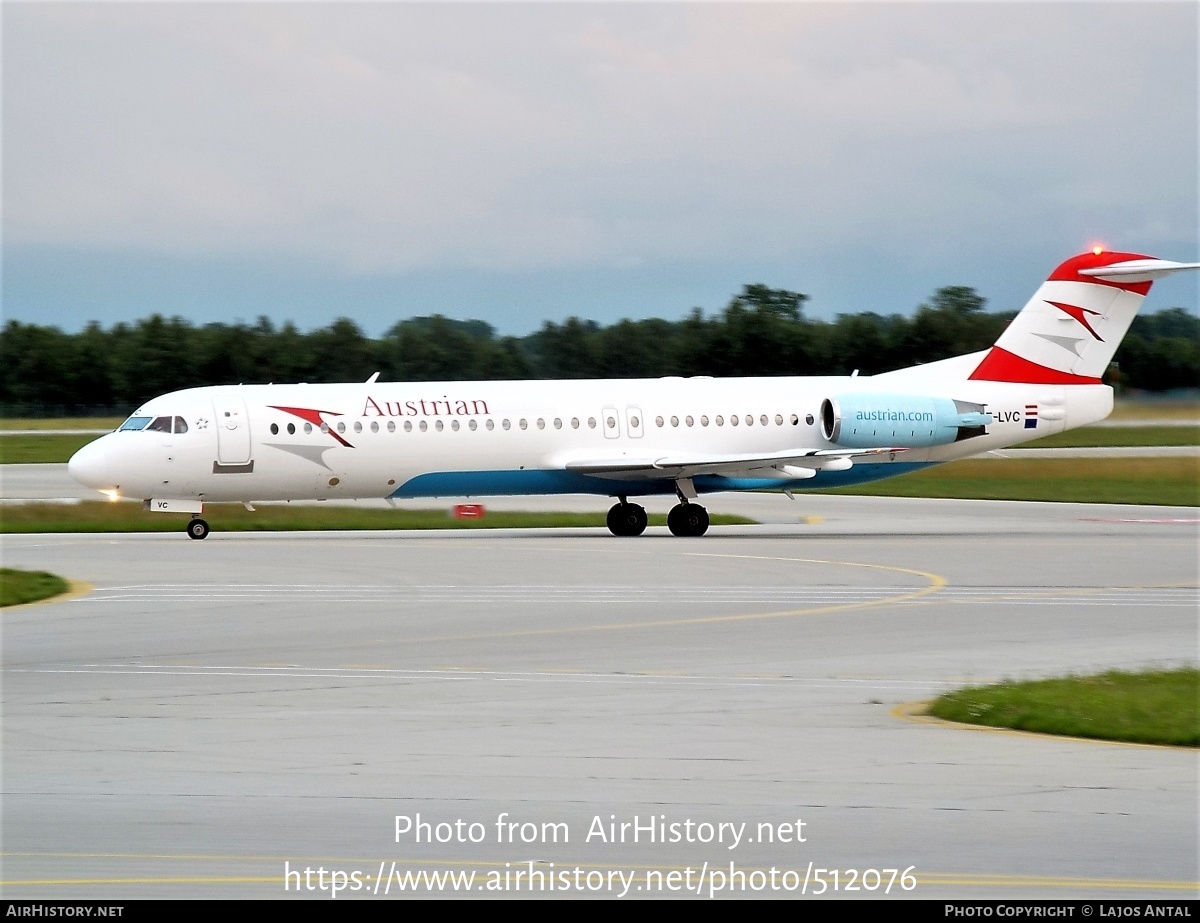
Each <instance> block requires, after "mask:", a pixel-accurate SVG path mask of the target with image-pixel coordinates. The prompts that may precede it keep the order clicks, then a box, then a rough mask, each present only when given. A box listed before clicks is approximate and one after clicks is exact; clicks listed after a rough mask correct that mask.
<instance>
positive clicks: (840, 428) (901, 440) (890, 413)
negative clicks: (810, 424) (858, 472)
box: [821, 394, 992, 449]
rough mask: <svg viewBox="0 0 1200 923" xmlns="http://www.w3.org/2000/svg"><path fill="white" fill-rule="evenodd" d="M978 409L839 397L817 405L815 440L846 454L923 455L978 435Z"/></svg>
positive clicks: (981, 416)
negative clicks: (890, 450)
mask: <svg viewBox="0 0 1200 923" xmlns="http://www.w3.org/2000/svg"><path fill="white" fill-rule="evenodd" d="M991 422H992V415H991V414H990V413H984V412H983V405H982V404H975V403H972V402H970V401H956V400H952V399H951V398H948V397H924V396H921V395H912V394H841V395H837V396H836V397H827V398H825V400H823V401H822V402H821V435H823V436H824V437H825V438H826V439H828V440H829V441H830V442H832V443H835V444H837V445H840V446H845V447H846V448H848V449H872V448H878V447H881V446H895V447H897V448H905V449H926V448H929V447H930V446H935V445H946V444H947V443H951V442H961V441H962V440H964V439H971V438H973V437H975V436H982V435H984V434H985V433H986V432H987V430H986V429H985V427H986V426H987V425H988V424H989V423H991Z"/></svg>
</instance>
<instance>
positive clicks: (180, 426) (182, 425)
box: [175, 417, 187, 433]
mask: <svg viewBox="0 0 1200 923" xmlns="http://www.w3.org/2000/svg"><path fill="white" fill-rule="evenodd" d="M175 432H177V433H186V432H187V421H186V420H184V419H183V417H176V418H175Z"/></svg>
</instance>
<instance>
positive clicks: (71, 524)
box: [0, 500, 755, 534]
mask: <svg viewBox="0 0 1200 923" xmlns="http://www.w3.org/2000/svg"><path fill="white" fill-rule="evenodd" d="M204 518H205V519H206V520H207V521H208V523H209V524H210V525H211V526H212V527H213V531H214V532H290V531H337V530H354V529H399V530H411V529H566V528H595V527H599V526H604V524H605V514H604V513H542V512H534V513H523V512H489V513H487V514H486V515H485V516H483V517H482V518H480V519H454V518H453V517H451V516H450V515H449V513H448V512H447V511H446V510H381V509H356V508H354V507H345V506H308V505H305V506H290V505H279V506H274V505H272V506H267V505H262V506H259V507H258V508H257V509H256V510H255V512H253V513H251V512H250V511H249V510H247V509H246V508H245V507H242V506H238V505H233V504H220V503H215V504H209V505H208V506H206V507H205V509H204ZM711 521H712V524H713V525H721V526H729V525H753V524H754V522H755V521H754V520H753V519H747V518H746V517H744V516H727V515H717V514H714V515H713V516H712V517H711ZM187 522H188V517H187V516H179V515H170V514H164V513H149V512H147V511H145V510H143V509H142V506H141V504H138V503H106V502H104V501H103V500H101V501H85V502H83V503H78V504H64V503H22V504H16V505H11V506H6V507H4V509H3V514H2V515H0V533H9V534H15V533H29V532H180V533H182V532H183V529H184V526H185V525H186V524H187ZM666 524H667V517H666V516H662V515H654V514H652V515H651V516H650V525H652V526H665V525H666Z"/></svg>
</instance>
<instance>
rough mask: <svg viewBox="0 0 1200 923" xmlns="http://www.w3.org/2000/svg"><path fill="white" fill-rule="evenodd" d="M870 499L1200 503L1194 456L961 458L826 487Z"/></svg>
mask: <svg viewBox="0 0 1200 923" xmlns="http://www.w3.org/2000/svg"><path fill="white" fill-rule="evenodd" d="M828 492H829V493H835V494H852V495H857V496H870V497H943V498H952V499H961V500H1047V501H1062V502H1068V503H1133V504H1148V505H1152V506H1191V507H1194V506H1200V459H1197V458H988V459H977V458H967V459H963V460H962V461H956V462H950V463H948V464H945V465H938V466H937V467H934V468H927V469H925V470H923V471H915V472H913V473H912V474H906V475H904V476H902V477H898V478H892V479H891V480H887V481H876V482H874V483H871V484H860V485H858V486H855V487H839V488H835V489H833V490H830V491H828Z"/></svg>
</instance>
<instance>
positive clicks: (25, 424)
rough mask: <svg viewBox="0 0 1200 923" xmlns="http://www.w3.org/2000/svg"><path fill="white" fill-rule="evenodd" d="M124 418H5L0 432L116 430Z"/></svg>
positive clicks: (0, 420)
mask: <svg viewBox="0 0 1200 923" xmlns="http://www.w3.org/2000/svg"><path fill="white" fill-rule="evenodd" d="M124 420H125V418H124V417H46V418H44V419H43V418H40V417H39V418H36V419H35V418H31V417H4V418H3V419H0V432H3V431H4V430H10V429H116V428H117V427H118V426H120V425H121V423H122V422H123V421H124Z"/></svg>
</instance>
